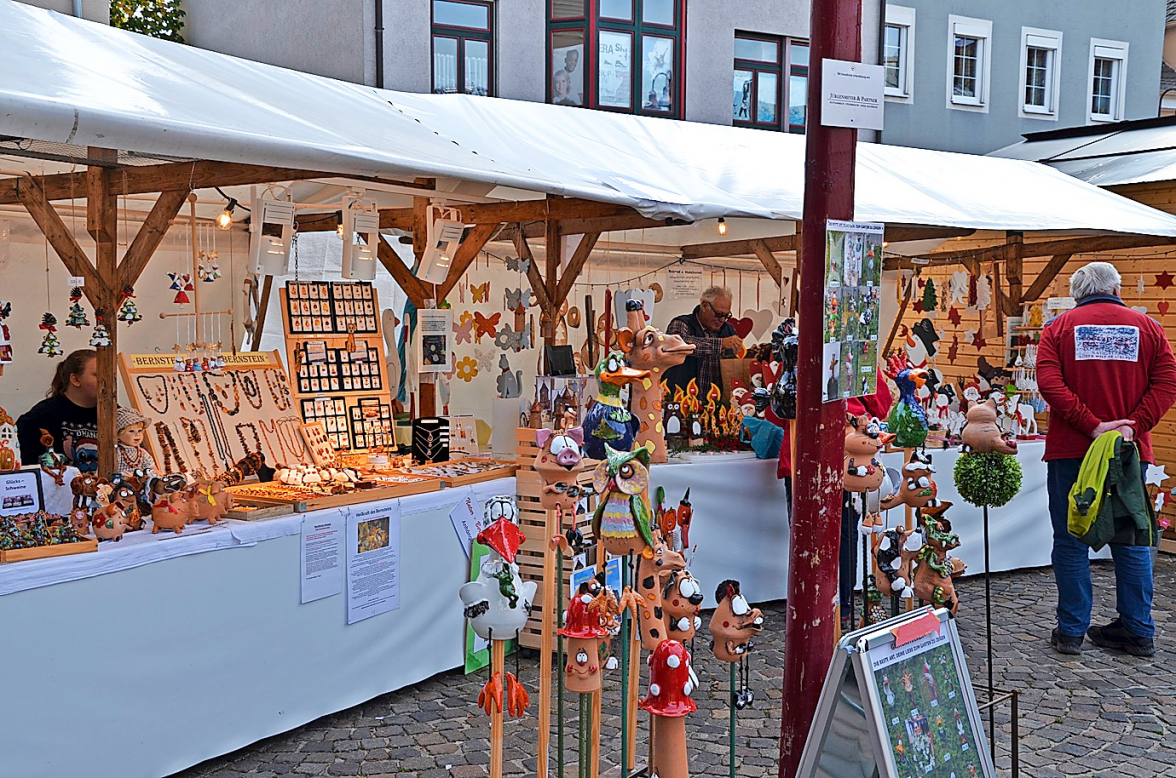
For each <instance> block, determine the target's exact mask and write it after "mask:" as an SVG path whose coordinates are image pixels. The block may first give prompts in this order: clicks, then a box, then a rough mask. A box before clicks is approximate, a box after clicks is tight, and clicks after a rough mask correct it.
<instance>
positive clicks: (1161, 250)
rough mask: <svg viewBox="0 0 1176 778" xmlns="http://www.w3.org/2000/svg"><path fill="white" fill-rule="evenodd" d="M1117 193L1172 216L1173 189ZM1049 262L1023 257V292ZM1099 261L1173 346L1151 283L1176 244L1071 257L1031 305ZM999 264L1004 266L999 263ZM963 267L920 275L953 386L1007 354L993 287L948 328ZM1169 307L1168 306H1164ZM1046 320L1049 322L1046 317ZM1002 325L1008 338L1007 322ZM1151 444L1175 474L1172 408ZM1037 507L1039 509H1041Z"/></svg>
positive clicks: (1175, 328) (938, 362) (1160, 292)
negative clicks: (983, 362)
mask: <svg viewBox="0 0 1176 778" xmlns="http://www.w3.org/2000/svg"><path fill="white" fill-rule="evenodd" d="M1121 193H1122V194H1125V195H1127V196H1129V197H1133V198H1134V199H1137V200H1139V201H1140V202H1143V203H1145V204H1147V205H1152V206H1154V207H1156V208H1159V209H1161V210H1165V211H1167V212H1169V213H1176V188H1172V187H1125V188H1123V191H1122V192H1121ZM988 243H989V241H985V243H984V244H981V243H980V242H977V241H968V240H966V239H954V240H950V241H948V242H947V243H945V244H944V245H943V247H942V248H943V249H944V250H952V251H956V250H964V249H968V248H971V247H973V246H976V247H981V246H983V245H986V244H988ZM1050 259H1051V257H1028V258H1026V259H1025V260H1024V268H1023V275H1022V285H1023V288H1025V289H1028V288H1029V286H1030V285H1031V284H1032V283H1033V281H1034V280H1035V279H1036V278H1037V276H1038V275H1039V274H1040V273H1041V271H1042V270H1043V269H1044V268H1045V266H1046V265H1047V264H1048V263H1049V261H1050ZM1098 261H1101V262H1110V263H1112V264H1113V265H1115V267H1116V268H1118V270H1119V273H1120V274H1121V275H1122V276H1123V301H1124V302H1125V303H1126V304H1127V305H1129V306H1139V305H1142V306H1146V309H1147V310H1146V312H1147V315H1149V316H1151V317H1152V318H1154V319H1155V320H1156V321H1158V322H1159V323H1160V324H1161V325H1162V326H1163V328H1164V331H1165V333H1166V334H1167V336H1168V340H1169V342H1173V340H1174V339H1176V286H1170V287H1169V288H1167V289H1161V288H1160V287H1159V286H1157V285H1156V276H1157V275H1159V274H1161V273H1164V272H1165V271H1167V272H1169V273H1173V274H1174V275H1176V246H1173V247H1171V248H1168V247H1156V248H1142V249H1126V250H1119V251H1108V252H1103V253H1095V254H1075V255H1074V256H1073V257H1071V258H1070V260H1069V261H1068V262H1067V263H1066V264H1065V266H1064V267H1063V268H1062V269H1061V270H1060V271H1059V272H1058V274H1057V276H1056V277H1055V278H1054V280H1053V281H1052V282H1051V283H1050V284H1049V286H1048V287H1047V288H1046V289H1045V291H1044V292H1043V293H1042V295H1041V297H1040V298H1039V299H1038V301H1036V302H1041V303H1044V302H1045V301H1046V300H1047V299H1048V298H1049V297H1064V296H1068V295H1069V281H1070V276H1071V274H1073V272H1074V271H1075V270H1077V269H1078V268H1080V267H1082V266H1083V265H1085V264H1087V263H1089V262H1098ZM998 264H1002V265H1003V263H998ZM981 267H982V270H983V272H985V273H988V274H990V275H991V274H992V270H993V263H992V262H988V263H985V264H983V265H982V266H981ZM963 269H964V268H963V267H962V266H960V265H954V266H946V267H935V268H928V269H924V270H923V271H922V276H921V277H922V278H924V279H926V278H930V279H933V280H934V281H935V286H936V293H937V296H938V298H939V303H940V307H939V309H938V310H936V311H935V312H934V314H932V315H931V318H932V319H933V321H934V322H935V327H936V330H938V332H939V334H940V337H941V340H940V341H939V342H938V343H937V344H936V345H937V346H938V349H939V351H938V353H937V354H936V355H935V357H934V358H933V359H932V362H933V363H934V366H935V367H936V368H937V369H938V370H939V371H940V372H942V373H943V375H944V378H945V379H946V380H947V381H950V382H952V383H955V382H956V381H957V380H959V379H962V380H963V381H964V382H965V383H967V382H968V381H970V380H972V379H973V377H974V376H975V372H976V366H977V363H978V360H979V357H980V356H981V355H983V356H985V357H986V358H987V360H988V361H989V363H991V364H993V365H1006V364H1007V362H1006V353H1007V352H1006V351H1005V347H1004V345H1005V338H1003V337H999V336H998V335H997V328H996V305H997V304H998V302H997V295H996V290H995V288H994V289H993V301H992V305H991V306H990V307H989V308H988V309H987V310H986V311H985V312H984V313H983V315H981V314H980V313H979V312H977V311H974V310H971V311H970V310H967V309H966V305H961V304H959V303H956V304H955V308H956V311H957V313H958V314H959V324H958V325H954V324H952V323H951V321H950V320H949V318H948V308H950V307H951V306H949V305H948V304H947V302H946V301H947V299H948V298H949V294H948V279H949V278H950V276H951V274H952V273H953V272H954V271H956V270H963ZM1000 275H1001V277H1002V279H1003V278H1004V276H1005V273H1004V268H1003V267H1002V268H1001V270H1000ZM1140 277H1142V278H1143V292H1142V293H1140V291H1139V279H1140ZM916 284H917V282H916ZM899 286H900V290H899V293H900V294H901V292H902V290H901V286H902V285H901V284H900V285H899ZM1006 288H1007V284H1006ZM921 298H922V292H921V290H919V289H918V288H917V286H916V289H915V291H914V293H913V295H912V297H911V306H910V307H908V309H907V312H906V314H905V315H904V316H903V319H902V323H903V324H905V325H906V326H907V327H912V326H913V325H914V324H915V323H916V322H918V321H919V320H920V319H922V318H923V317H924V316H928V314H927V313H924V312H917V311H915V310H914V303H915V302H916V301H919V300H921ZM1161 303H1163V305H1161ZM1168 305H1170V306H1171V308H1168ZM1046 318H1047V319H1048V316H1047V317H1046ZM1005 324H1006V335H1007V328H1008V325H1009V323H1008V322H1006V323H1005ZM968 330H975V331H977V332H979V333H981V335H982V337H984V338H985V340H986V344H985V345H984V346H983V347H982V348H977V347H975V346H973V345H969V344H968V343H967V342H966V341H965V338H964V333H965V332H967V331H968ZM954 338H958V342H957V343H956V358H955V360H954V362H953V361H952V360H951V359H950V358H949V354H950V350H951V348H952V346H953V339H954ZM903 344H904V341H903V338H902V337H898V338H896V339H895V343H894V346H893V348H894V349H901V348H902V347H903ZM1048 423H1049V413H1048V412H1045V413H1040V414H1037V424H1038V428H1039V431H1040V432H1041V433H1044V432H1045V430H1046V429H1047V427H1048ZM1152 445H1153V448H1154V450H1155V458H1156V464H1157V465H1165V466H1166V468H1167V471H1168V472H1169V473H1171V474H1173V475H1176V409H1174V410H1169V411H1168V413H1166V414H1165V415H1164V417H1163V418H1162V419H1161V421H1160V423H1159V424H1158V425H1157V426H1156V428H1155V429H1154V430H1153V432H1152ZM1173 486H1176V481H1167V482H1165V484H1164V486H1163V488H1164V490H1165V491H1167V490H1169V489H1171V488H1172V487H1173ZM1153 490H1154V487H1153ZM1042 507H1043V508H1044V506H1042ZM1163 515H1164V516H1167V517H1168V518H1169V520H1170V521H1171V522H1172V523H1173V525H1174V526H1176V499H1173V498H1169V500H1168V502H1167V503H1166V504H1165V506H1164V510H1163ZM1165 536H1166V538H1167V539H1169V547H1171V548H1172V550H1173V551H1176V547H1172V546H1171V544H1172V543H1176V532H1174V531H1173V530H1169V531H1168V532H1167V533H1165Z"/></svg>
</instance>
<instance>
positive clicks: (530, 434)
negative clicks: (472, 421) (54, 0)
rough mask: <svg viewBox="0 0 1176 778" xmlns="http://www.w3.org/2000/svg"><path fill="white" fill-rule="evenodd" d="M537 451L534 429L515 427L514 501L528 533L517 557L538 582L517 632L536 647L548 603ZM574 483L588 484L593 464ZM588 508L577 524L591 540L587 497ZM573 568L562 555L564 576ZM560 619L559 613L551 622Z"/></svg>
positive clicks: (593, 502) (524, 572)
mask: <svg viewBox="0 0 1176 778" xmlns="http://www.w3.org/2000/svg"><path fill="white" fill-rule="evenodd" d="M538 451H539V447H538V446H537V445H535V430H533V429H528V428H520V429H518V430H516V431H515V462H516V464H517V465H518V472H517V473H516V474H515V483H516V485H517V489H518V494H517V503H518V507H519V526H521V527H522V530H523V534H524V535H526V536H527V542H525V543H524V544H523V545H522V547H521V548H520V549H519V553H518V556H517V557H516V559H517V561H518V563H519V570H520V572H521V574H522V576H523V579H524V580H527V581H535V582H536V583H537V584H539V587H538V589H537V590H536V591H535V602H534V603H533V604H532V607H531V617H530V618H529V619H528V620H527V626H526V627H524V628H523V631H522V634H521V635H520V636H519V642H520V643H521V644H522V645H523V646H525V647H527V648H534V649H538V648H539V647H540V644H541V642H542V634H543V632H542V629H541V624H542V622H543V609H544V608H546V607H549V606H548V603H546V602H544V601H543V596H542V592H543V543H544V538H545V536H546V531H547V530H546V528H547V511H545V510H544V509H543V507H542V506H541V505H540V504H539V490H540V488H541V487H542V485H543V482H542V480H541V479H540V478H539V474H538V473H536V472H535V468H534V467H532V463H533V462H534V461H535V454H537V453H538ZM577 483H580V484H590V483H592V468H591V467H589V468H587V469H585V470H583V471H581V473H580V476H579V478H578V479H577ZM588 505H589V512H588V513H586V514H581V515H580V516H578V517H577V520H576V526H577V527H579V528H580V531H581V532H582V533H584V539H585V540H587V541H589V542H590V541H591V540H592V514H591V510H592V509H593V508H595V505H596V500H595V498H590V499H589V501H588ZM570 526H571V523H570V520H569V519H568V518H567V517H566V516H565V517H564V529H567V528H568V527H570ZM593 553H594V551H593V550H592V549H589V551H588V554H589V557H590V563H591V561H592V554H593ZM571 572H572V569H571V565H570V563H569V560H568V559H567V558H565V559H564V580H565V581H566V580H567V578H568V576H570V575H571ZM564 602H565V603H566V602H567V591H566V590H565V592H564ZM552 623H553V624H558V623H559V614H556V618H555V619H554V620H553V622H552Z"/></svg>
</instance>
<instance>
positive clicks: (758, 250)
mask: <svg viewBox="0 0 1176 778" xmlns="http://www.w3.org/2000/svg"><path fill="white" fill-rule="evenodd" d="M748 243H750V244H751V250H752V251H754V252H755V255H756V256H757V257H759V261H760V262H761V263H762V264H763V266H764V269H765V270H767V271H768V275H770V276H771V277H772V280H773V281H775V282H776V286H778V287H780V289H783V288H784V281H783V279H784V269H783V268H782V267H780V260H778V259H776V255H775V254H773V253H772V250H771V249H770V248H768V244H767V243H765V242H764V241H762V240H758V239H756V240H751V241H748Z"/></svg>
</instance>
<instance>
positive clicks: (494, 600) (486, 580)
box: [458, 495, 538, 640]
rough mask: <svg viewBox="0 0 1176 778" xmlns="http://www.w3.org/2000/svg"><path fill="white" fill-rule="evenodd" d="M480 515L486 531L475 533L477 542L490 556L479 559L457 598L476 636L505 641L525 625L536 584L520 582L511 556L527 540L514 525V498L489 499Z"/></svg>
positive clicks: (517, 567)
mask: <svg viewBox="0 0 1176 778" xmlns="http://www.w3.org/2000/svg"><path fill="white" fill-rule="evenodd" d="M484 516H485V525H486V528H485V529H483V530H482V531H481V532H479V533H478V542H479V543H482V544H483V545H486V546H488V547H489V548H490V553H488V554H487V555H486V558H485V559H483V560H482V565H481V567H480V568H479V570H478V577H477V579H476V580H474V581H471V582H470V583H467V584H465V585H464V586H462V587H461V590H460V591H459V592H458V595H459V596H460V597H461V601H462V603H463V604H464V605H465V616H466V618H467V619H469V620H470V626H471V627H473V629H474V632H475V633H477V635H478V636H479V637H482V638H485V639H487V640H509V639H510V638H513V637H515V635H516V634H517V633H518V632H519V631H520V630H521V629H522V628H523V626H524V625H526V623H527V617H528V616H529V615H530V613H531V603H532V602H533V601H534V599H535V589H536V588H537V587H538V584H536V583H535V582H534V581H527V582H526V583H524V582H523V579H522V578H521V577H520V576H519V566H518V565H517V564H515V554H517V553H518V550H519V546H521V545H522V544H523V542H524V541H525V540H526V539H527V538H526V537H525V536H524V535H523V533H522V532H521V531H519V527H518V525H517V524H516V523H515V520H516V519H517V518H518V508H517V507H516V506H515V501H514V497H513V496H510V495H504V496H499V497H491V498H490V500H489V501H488V502H487V503H486V510H485V514H484Z"/></svg>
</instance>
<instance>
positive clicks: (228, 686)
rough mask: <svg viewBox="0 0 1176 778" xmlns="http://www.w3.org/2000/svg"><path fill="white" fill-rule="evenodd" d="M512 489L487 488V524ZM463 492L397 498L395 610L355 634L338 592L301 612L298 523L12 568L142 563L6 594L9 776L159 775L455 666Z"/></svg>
mask: <svg viewBox="0 0 1176 778" xmlns="http://www.w3.org/2000/svg"><path fill="white" fill-rule="evenodd" d="M514 488H515V486H514V479H513V478H511V479H499V480H496V481H489V482H486V483H483V484H479V485H476V486H474V487H473V489H474V494H475V497H476V499H477V501H478V503H479V508H478V510H479V515H480V510H481V509H480V504H481V503H482V502H484V501H485V500H486V498H488V497H490V496H492V495H496V494H510V493H513V492H514ZM466 494H467V492H466V490H465V489H447V490H443V491H440V492H435V493H432V494H424V495H417V496H415V497H409V498H405V499H404V500H402V501H401V516H402V518H401V559H400V581H401V590H400V595H401V596H400V602H401V605H400V608H399V610H395V611H392V612H390V613H386V614H383V615H380V616H375V617H372V618H370V619H367V620H365V621H361V622H359V623H357V624H353V625H351V626H347V610H346V601H345V599H344V596H343V595H339V596H335V597H328V598H326V599H323V600H318V601H316V602H312V603H308V604H306V605H302V604H300V594H299V592H300V587H299V530H300V526H301V521H302V517H301V516H298V517H291V518H283V519H276V520H273V521H263V522H248V523H244V524H245V525H246V526H240V525H238V524H234V525H232V526H226V527H224V528H218V529H216V530H215V531H213V532H209V533H206V534H203V535H192V536H189V535H188V532H187V531H186V532H185V533H184V534H183V535H181V536H179V537H176V538H174V539H168V540H161V541H157V542H146V541H145V542H143V543H142V544H141V547H133V546H130V545H128V543H127V541H123V542H121V543H119V544H117V546H127V547H126V548H125V549H124V548H118V547H117V546H112V548H111V549H110V550H107V549H106V548H105V546H107V545H112V544H106V543H104V544H103V546H104V548H103V550H102V551H101V552H99V553H96V554H88V555H79V556H77V557H73V558H70V559H68V560H53V561H41V562H40V563H33V562H29V563H19V564H15V565H11V566H5V567H4V568H3V569H0V575H2V576H3V580H5V581H7V582H8V584H9V585H10V586H11V585H13V581H14V579H18V578H23V579H24V580H25V581H26V583H28V581H29V579H28V578H27V577H25V574H22V575H20V576H18V573H20V568H21V567H22V566H23V567H26V568H28V569H29V570H30V571H31V570H33V569H37V568H45V569H49V568H55V567H57V568H65V567H69V566H70V565H71V564H72V565H79V564H82V565H85V564H87V563H89V562H91V560H89V559H87V560H83V559H82V557H83V556H84V557H90V558H93V561H94V562H97V561H98V560H102V558H103V557H109V558H110V559H112V560H113V559H120V560H124V561H127V560H137V561H136V562H135V564H134V565H131V566H129V567H126V568H124V569H118V570H116V571H114V572H110V571H103V570H96V569H93V568H92V569H91V572H90V573H89V574H88V575H89V577H85V578H82V579H81V580H72V578H73V576H70V575H68V574H66V573H65V571H64V570H63V569H58V570H57V572H58V574H59V575H60V577H61V580H62V581H65V582H63V583H60V584H59V585H55V586H50V585H47V579H46V578H45V577H41V578H39V579H38V580H39V583H36V584H35V585H33V586H31V587H30V586H25V587H24V590H23V591H14V593H12V594H8V595H6V596H3V597H0V624H2V625H3V627H2V628H0V629H2V635H3V638H2V639H0V666H4V667H7V668H9V672H8V673H6V674H5V679H4V682H3V684H2V691H0V722H3V726H0V775H4V776H21V778H34V777H36V776H46V777H47V778H48V777H52V778H62V776H118V777H119V778H137V777H139V776H142V777H143V778H158V776H162V775H168V774H170V773H172V772H175V771H177V770H181V769H183V768H186V767H189V766H191V765H194V764H197V763H199V762H201V761H204V760H205V759H209V758H211V757H214V756H217V755H220V754H224V753H228V752H230V751H233V750H235V749H238V748H241V747H242V746H245V745H248V744H249V743H253V742H255V741H257V740H260V739H262V738H266V737H269V736H271V735H275V734H277V733H280V732H285V731H287V730H290V729H292V728H294V727H297V726H300V725H302V724H305V723H307V722H309V721H313V720H314V719H316V718H319V717H320V716H323V715H326V714H328V713H332V712H335V711H339V710H344V709H346V708H349V707H351V706H354V705H357V704H359V703H361V702H364V701H366V700H370V699H372V698H373V697H376V696H378V695H380V694H384V693H386V692H388V691H392V690H394V689H399V688H402V687H404V686H408V685H411V684H414V683H417V682H419V681H421V680H423V679H425V678H428V677H429V676H432V675H434V674H436V673H438V672H443V671H445V670H449V669H451V668H454V667H458V666H460V665H461V664H462V662H463V660H464V645H463V641H464V635H465V627H464V619H463V618H462V609H461V603H460V601H459V600H458V597H457V590H458V588H459V587H460V586H461V584H462V583H464V582H465V580H466V578H467V571H468V563H467V562H466V558H465V554H464V552H463V551H462V549H461V546H460V545H459V543H458V541H457V536H456V534H455V533H454V530H453V526H452V524H451V523H450V521H449V511H450V509H451V508H452V507H453V506H454V505H456V504H457V502H458V501H459V500H461V499H463V498H464V497H465V495H466ZM311 515H313V514H311ZM267 538H268V542H260V541H262V540H265V539H267ZM213 542H215V543H221V544H222V545H221V546H219V548H221V549H222V553H194V552H195V551H198V550H211V548H210V547H209V546H208V544H210V543H213ZM232 549H236V550H232ZM148 550H150V553H169V554H173V555H177V554H178V555H179V556H178V558H174V559H170V560H169V561H168V562H167V563H166V564H148V562H149V561H152V560H149V559H146V558H145V557H144V556H143V555H145V554H147V553H149V552H148ZM230 550H232V553H229V552H230ZM112 569H113V568H112ZM102 573H105V574H102ZM27 575H33V574H32V573H31V572H30V573H29V574H27Z"/></svg>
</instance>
